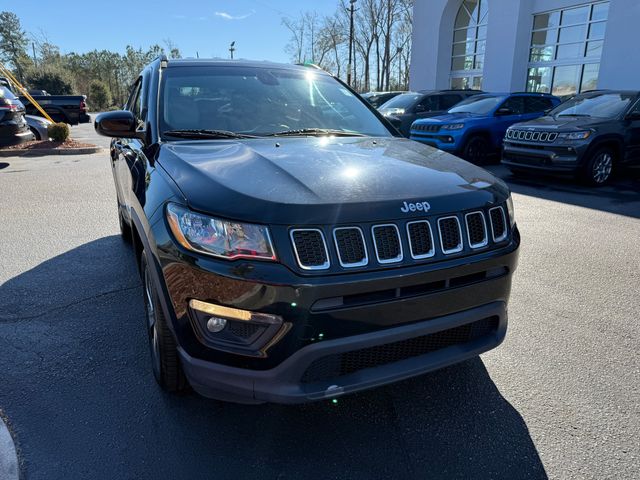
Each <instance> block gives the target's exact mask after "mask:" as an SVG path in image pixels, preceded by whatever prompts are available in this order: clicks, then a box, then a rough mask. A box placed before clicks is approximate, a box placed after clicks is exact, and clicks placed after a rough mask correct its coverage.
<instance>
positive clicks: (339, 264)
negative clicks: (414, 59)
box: [95, 57, 520, 403]
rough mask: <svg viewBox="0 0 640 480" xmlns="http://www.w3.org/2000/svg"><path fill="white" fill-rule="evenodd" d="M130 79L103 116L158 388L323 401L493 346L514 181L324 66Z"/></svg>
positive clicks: (506, 286) (237, 65)
mask: <svg viewBox="0 0 640 480" xmlns="http://www.w3.org/2000/svg"><path fill="white" fill-rule="evenodd" d="M131 92H132V93H131V96H130V98H129V100H128V102H127V104H126V106H125V107H124V108H125V109H124V110H121V111H114V112H106V113H102V114H100V115H98V117H97V118H96V122H95V128H96V130H97V132H98V133H100V134H102V135H105V136H109V137H113V139H112V142H111V149H110V157H109V158H108V159H106V160H107V161H108V163H109V165H110V166H111V170H112V173H113V177H114V180H115V187H116V188H115V190H116V195H117V204H118V207H119V208H118V217H119V221H120V229H121V232H122V235H123V239H124V240H126V241H128V242H131V243H132V247H133V248H131V249H129V250H127V252H130V253H132V254H134V255H135V258H136V261H137V265H138V267H139V271H140V274H141V277H142V285H143V288H142V289H141V290H142V292H143V295H141V297H142V300H143V301H144V304H145V307H146V316H145V322H144V325H145V327H144V328H145V330H146V331H147V334H148V340H149V347H150V351H151V360H152V361H151V365H152V367H153V368H152V369H153V372H154V374H155V377H156V380H157V381H158V383H159V384H160V385H161V386H162V387H163V388H164V389H166V390H167V391H170V392H178V391H181V390H183V389H185V388H187V387H188V386H189V385H190V386H191V387H192V388H193V389H194V390H195V391H196V392H198V393H201V394H203V395H205V396H208V397H212V398H217V399H221V400H227V401H235V402H241V403H260V402H276V403H299V402H308V401H313V400H322V399H332V398H334V397H337V396H340V395H344V394H348V393H353V392H357V391H359V390H364V389H366V388H372V387H376V386H379V385H384V384H387V383H390V382H395V381H399V380H402V379H405V378H409V377H412V376H415V375H419V374H423V373H425V372H428V371H431V370H435V369H437V368H442V367H444V366H446V365H451V364H453V363H456V362H461V361H463V360H466V359H468V358H472V357H475V356H477V355H479V354H480V353H482V352H485V351H487V350H490V349H492V348H494V347H496V346H498V345H499V344H500V343H501V342H502V340H503V339H504V337H505V334H506V329H507V301H508V298H509V292H510V289H511V278H512V275H513V272H514V270H515V269H516V265H517V256H518V246H519V244H520V235H519V233H518V228H517V226H516V223H515V220H514V214H513V205H512V203H511V196H510V193H509V188H508V187H507V185H506V184H505V183H504V182H503V181H501V180H499V179H497V178H495V177H494V176H493V175H492V174H490V173H489V172H487V171H486V170H482V169H481V168H479V167H476V166H474V165H471V164H469V163H467V162H465V161H463V160H460V159H458V158H456V157H454V156H452V155H449V154H447V153H444V152H440V151H438V150H436V149H434V148H432V147H429V146H426V145H421V144H420V143H417V142H412V141H410V140H408V139H406V138H402V137H401V136H400V134H399V133H398V132H397V131H396V130H395V129H394V128H393V127H392V126H391V125H390V124H389V123H388V122H386V121H385V120H384V117H383V116H382V115H380V114H379V113H378V112H377V111H375V110H374V109H372V108H371V107H370V106H369V105H367V104H366V102H365V100H364V99H362V98H361V97H360V96H359V95H358V94H356V93H355V92H354V91H353V90H352V89H351V88H349V86H348V85H346V84H345V83H344V82H342V81H340V80H339V79H337V78H335V77H333V76H332V75H330V74H328V73H326V72H324V71H322V70H320V69H314V68H313V67H302V66H293V65H280V64H273V63H266V62H249V61H241V60H235V61H234V60H232V61H227V60H224V61H219V60H204V59H199V60H192V59H184V60H173V59H172V60H168V59H167V58H166V57H164V58H162V57H161V58H158V59H157V60H155V61H153V62H152V63H151V64H150V65H149V66H147V67H146V68H145V69H144V70H143V71H142V72H141V74H140V76H139V78H138V79H137V80H136V82H135V84H134V85H133V88H132V90H131ZM114 203H116V202H114ZM114 210H115V209H114ZM132 308H133V306H132ZM136 312H137V310H136ZM141 316H142V315H141ZM142 325H143V322H141V326H142ZM116 328H117V327H116Z"/></svg>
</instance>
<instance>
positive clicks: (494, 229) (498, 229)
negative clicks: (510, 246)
mask: <svg viewBox="0 0 640 480" xmlns="http://www.w3.org/2000/svg"><path fill="white" fill-rule="evenodd" d="M489 221H490V222H491V236H492V238H493V241H494V242H502V241H503V240H504V239H506V238H507V234H508V230H507V219H506V217H505V214H504V209H503V208H502V207H493V208H491V209H489Z"/></svg>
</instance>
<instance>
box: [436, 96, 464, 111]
mask: <svg viewBox="0 0 640 480" xmlns="http://www.w3.org/2000/svg"><path fill="white" fill-rule="evenodd" d="M460 100H462V98H461V97H460V95H440V110H449V109H450V108H451V107H453V106H454V105H455V104H456V103H458V102H460Z"/></svg>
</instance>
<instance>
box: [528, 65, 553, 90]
mask: <svg viewBox="0 0 640 480" xmlns="http://www.w3.org/2000/svg"><path fill="white" fill-rule="evenodd" d="M551 73H552V68H551V67H538V68H530V69H529V75H528V77H527V92H537V93H549V92H551Z"/></svg>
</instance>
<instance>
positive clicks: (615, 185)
mask: <svg viewBox="0 0 640 480" xmlns="http://www.w3.org/2000/svg"><path fill="white" fill-rule="evenodd" d="M485 168H486V169H487V170H489V171H490V172H492V173H493V174H494V175H496V176H498V177H500V178H502V179H503V180H504V181H505V182H507V183H508V184H509V187H510V188H511V191H513V192H515V193H519V194H522V195H528V196H533V197H538V198H544V199H546V200H552V201H554V202H562V203H568V204H572V205H577V206H580V207H585V208H592V209H596V210H601V211H604V212H609V213H615V214H618V215H625V216H629V217H634V218H640V169H632V168H627V169H625V170H622V171H619V172H618V174H617V175H616V176H615V177H614V178H613V179H612V181H611V182H610V183H609V184H608V185H605V186H604V187H598V188H593V187H587V186H584V185H581V184H579V183H578V182H576V180H574V179H571V178H567V177H559V176H551V175H541V174H527V176H522V177H516V176H514V175H512V174H511V172H510V171H509V169H508V168H506V167H505V166H504V165H490V166H488V167H485Z"/></svg>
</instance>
